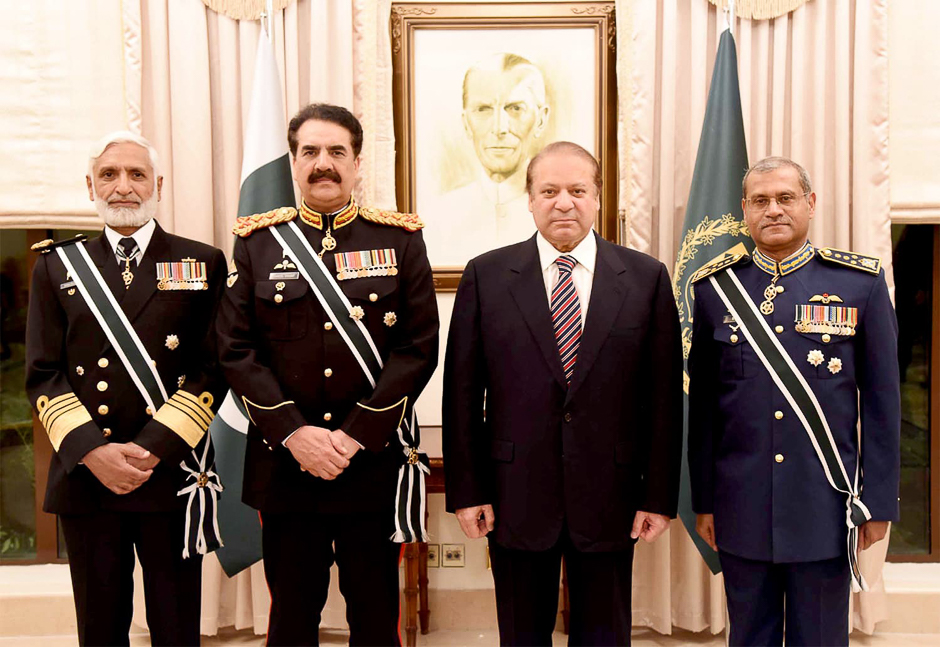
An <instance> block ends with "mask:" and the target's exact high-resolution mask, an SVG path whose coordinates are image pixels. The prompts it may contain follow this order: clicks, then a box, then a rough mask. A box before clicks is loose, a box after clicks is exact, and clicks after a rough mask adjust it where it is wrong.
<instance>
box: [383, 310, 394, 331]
mask: <svg viewBox="0 0 940 647" xmlns="http://www.w3.org/2000/svg"><path fill="white" fill-rule="evenodd" d="M383 321H384V322H385V325H386V326H388V327H389V328H391V327H392V326H394V325H395V322H396V321H398V315H396V314H395V313H394V312H386V313H385V317H384V318H383Z"/></svg>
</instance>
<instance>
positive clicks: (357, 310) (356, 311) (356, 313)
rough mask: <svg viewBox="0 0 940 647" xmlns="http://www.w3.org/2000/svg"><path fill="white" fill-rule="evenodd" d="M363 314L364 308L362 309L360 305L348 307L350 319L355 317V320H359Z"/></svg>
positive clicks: (364, 314)
mask: <svg viewBox="0 0 940 647" xmlns="http://www.w3.org/2000/svg"><path fill="white" fill-rule="evenodd" d="M365 316H366V313H365V310H363V309H362V306H353V307H352V308H350V309H349V317H350V319H355V320H356V321H359V320H360V319H362V318H363V317H365Z"/></svg>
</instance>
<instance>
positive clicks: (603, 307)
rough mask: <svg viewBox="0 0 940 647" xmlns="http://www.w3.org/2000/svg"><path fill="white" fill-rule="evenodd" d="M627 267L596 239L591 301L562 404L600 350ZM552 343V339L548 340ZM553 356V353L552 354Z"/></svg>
mask: <svg viewBox="0 0 940 647" xmlns="http://www.w3.org/2000/svg"><path fill="white" fill-rule="evenodd" d="M626 271H627V268H626V267H624V265H623V261H621V260H620V258H619V257H618V256H617V255H616V253H615V252H614V249H613V243H609V242H607V241H606V240H603V239H602V238H601V237H600V236H598V237H597V262H596V263H595V267H594V284H593V286H592V287H591V300H590V303H589V304H588V311H587V318H586V321H585V323H584V332H583V333H582V335H581V347H580V348H579V349H578V359H577V362H576V363H575V366H574V375H572V376H571V385H570V386H569V387H568V395H567V397H566V402H570V401H571V398H572V396H573V395H574V393H575V391H577V390H578V388H579V387H580V386H581V385H582V384H583V383H584V380H585V379H586V377H587V374H588V373H589V372H590V370H591V366H593V364H594V361H595V360H596V359H597V356H598V353H600V350H601V347H603V345H604V342H605V341H606V340H607V336H608V335H609V334H610V330H611V327H612V326H613V323H614V319H615V318H616V316H617V313H618V312H620V308H621V306H622V304H623V301H624V298H625V297H626V295H627V291H628V289H627V285H626V282H625V280H624V277H625V276H626ZM552 339H553V340H554V337H553V338H552ZM556 354H557V351H556Z"/></svg>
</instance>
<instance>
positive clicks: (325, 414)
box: [323, 413, 333, 422]
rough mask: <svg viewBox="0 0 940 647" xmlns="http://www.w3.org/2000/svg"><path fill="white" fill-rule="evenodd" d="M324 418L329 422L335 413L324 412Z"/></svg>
mask: <svg viewBox="0 0 940 647" xmlns="http://www.w3.org/2000/svg"><path fill="white" fill-rule="evenodd" d="M323 419H324V420H326V421H327V422H329V421H330V420H332V419H333V414H332V413H324V414H323Z"/></svg>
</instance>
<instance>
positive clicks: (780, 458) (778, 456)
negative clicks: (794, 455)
mask: <svg viewBox="0 0 940 647" xmlns="http://www.w3.org/2000/svg"><path fill="white" fill-rule="evenodd" d="M774 460H775V461H777V462H778V463H782V462H783V454H777V455H776V456H774Z"/></svg>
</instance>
